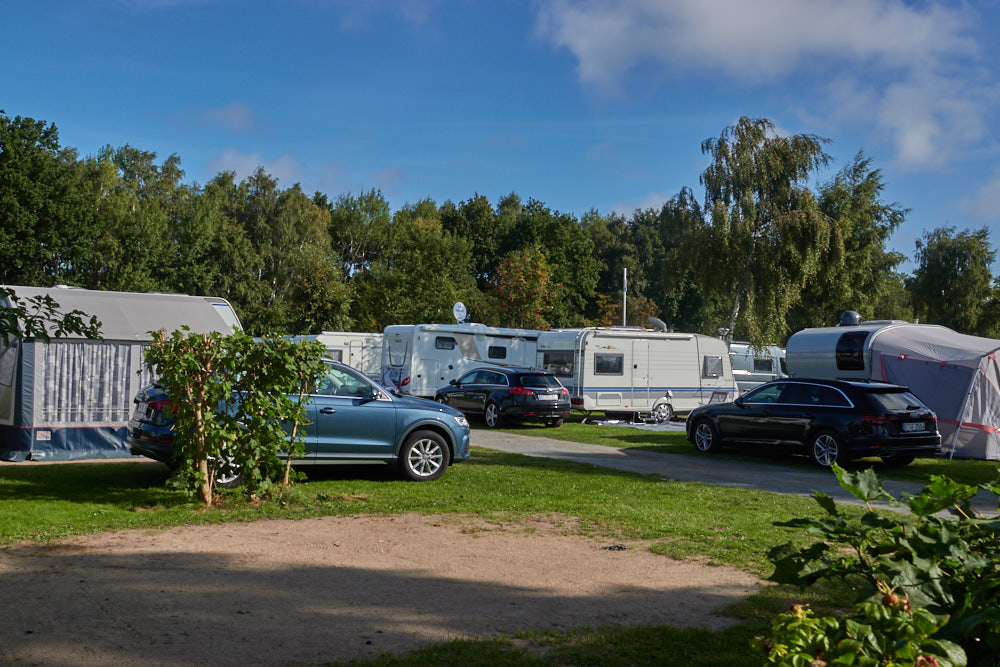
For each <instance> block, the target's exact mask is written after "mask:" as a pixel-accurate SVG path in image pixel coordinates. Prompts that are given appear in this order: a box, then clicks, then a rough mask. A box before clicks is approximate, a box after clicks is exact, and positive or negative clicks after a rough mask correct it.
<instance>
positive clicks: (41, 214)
mask: <svg viewBox="0 0 1000 667" xmlns="http://www.w3.org/2000/svg"><path fill="white" fill-rule="evenodd" d="M93 214H94V205H93V201H92V199H91V198H90V196H89V194H88V189H87V187H86V179H85V170H84V169H83V168H82V167H81V165H80V163H79V161H78V160H77V156H76V152H75V151H73V150H71V149H63V148H61V147H60V146H59V132H58V130H57V129H56V126H55V125H53V124H51V123H46V122H45V121H41V120H35V119H33V118H25V117H21V116H16V117H14V118H13V119H12V118H10V117H8V116H6V115H5V114H4V113H3V112H0V284H8V285H53V284H56V283H74V282H75V278H76V275H77V269H78V267H79V266H81V264H82V263H83V261H84V260H85V258H86V256H87V254H88V252H89V249H90V247H91V245H92V228H93Z"/></svg>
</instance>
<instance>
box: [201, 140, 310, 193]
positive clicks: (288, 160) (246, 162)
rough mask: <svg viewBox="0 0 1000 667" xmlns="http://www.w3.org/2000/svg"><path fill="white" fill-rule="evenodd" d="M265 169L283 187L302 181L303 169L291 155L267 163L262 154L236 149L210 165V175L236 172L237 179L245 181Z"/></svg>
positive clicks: (226, 151) (231, 149) (229, 150)
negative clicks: (258, 169)
mask: <svg viewBox="0 0 1000 667" xmlns="http://www.w3.org/2000/svg"><path fill="white" fill-rule="evenodd" d="M258 167H263V168H264V171H265V172H267V173H268V174H270V175H271V177H272V178H274V179H275V180H277V181H278V182H279V183H280V184H281V185H282V186H283V187H291V186H292V185H293V184H295V183H298V182H300V181H301V180H302V167H301V165H300V164H299V161H298V160H296V159H295V158H294V157H292V156H291V155H282V156H281V157H279V158H278V159H277V160H271V161H266V160H264V159H263V158H262V157H261V156H260V153H256V152H254V153H241V152H240V151H238V150H236V149H235V148H227V149H225V150H224V151H222V155H220V156H219V157H217V158H215V159H214V160H212V161H211V162H209V164H208V170H209V173H212V174H217V173H219V172H222V171H232V172H235V174H236V177H237V179H244V178H246V177H247V176H250V175H251V174H253V172H255V171H256V170H257V168H258Z"/></svg>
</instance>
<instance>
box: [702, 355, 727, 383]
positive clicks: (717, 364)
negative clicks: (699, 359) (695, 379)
mask: <svg viewBox="0 0 1000 667" xmlns="http://www.w3.org/2000/svg"><path fill="white" fill-rule="evenodd" d="M701 369H702V370H701V376H702V377H706V378H717V377H720V376H721V375H722V357H715V356H711V355H705V360H704V362H703V363H702V367H701Z"/></svg>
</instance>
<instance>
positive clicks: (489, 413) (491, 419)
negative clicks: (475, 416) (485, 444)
mask: <svg viewBox="0 0 1000 667" xmlns="http://www.w3.org/2000/svg"><path fill="white" fill-rule="evenodd" d="M483 421H485V422H486V425H487V426H489V427H490V428H499V427H500V425H501V424H502V423H503V418H502V417H501V416H500V406H499V405H497V404H496V403H495V402H494V401H490V402H489V403H487V404H486V409H485V410H483Z"/></svg>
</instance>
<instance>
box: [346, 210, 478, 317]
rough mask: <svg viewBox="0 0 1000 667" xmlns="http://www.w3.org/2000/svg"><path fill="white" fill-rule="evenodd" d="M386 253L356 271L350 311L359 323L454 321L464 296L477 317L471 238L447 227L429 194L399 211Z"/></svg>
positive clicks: (390, 229) (393, 223)
mask: <svg viewBox="0 0 1000 667" xmlns="http://www.w3.org/2000/svg"><path fill="white" fill-rule="evenodd" d="M387 240H388V242H387V244H386V247H385V250H384V251H383V253H382V257H381V258H380V259H379V260H377V261H372V262H370V263H369V264H368V266H367V267H366V268H365V271H364V272H362V273H360V274H358V275H356V276H355V277H354V280H353V281H352V284H353V286H354V288H355V289H356V290H357V298H356V300H355V302H354V303H355V306H354V309H353V310H352V316H353V319H354V321H355V323H356V326H357V328H359V329H361V330H363V331H381V330H382V329H384V328H385V327H386V326H387V325H390V324H399V323H402V322H449V321H453V316H452V306H453V305H454V303H455V302H456V301H462V302H463V303H466V304H467V305H468V306H469V307H470V312H471V313H472V314H473V316H474V317H475V313H476V311H477V306H478V304H480V303H481V297H480V295H479V291H478V289H477V288H476V283H475V280H474V279H473V277H472V271H471V270H470V265H471V254H470V252H469V244H468V243H467V242H466V241H465V240H464V239H461V238H459V237H457V236H455V235H454V234H451V233H449V232H446V231H444V229H443V228H442V225H441V221H440V219H438V217H437V207H436V206H434V205H433V202H430V200H425V201H424V202H420V203H419V204H417V205H415V206H409V207H404V208H403V209H400V210H399V211H397V212H396V214H395V216H394V217H393V221H392V223H391V225H390V227H389V230H388V236H387Z"/></svg>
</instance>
